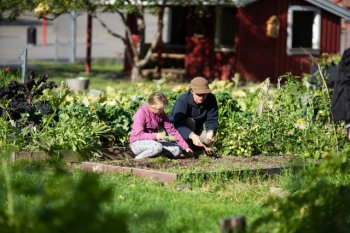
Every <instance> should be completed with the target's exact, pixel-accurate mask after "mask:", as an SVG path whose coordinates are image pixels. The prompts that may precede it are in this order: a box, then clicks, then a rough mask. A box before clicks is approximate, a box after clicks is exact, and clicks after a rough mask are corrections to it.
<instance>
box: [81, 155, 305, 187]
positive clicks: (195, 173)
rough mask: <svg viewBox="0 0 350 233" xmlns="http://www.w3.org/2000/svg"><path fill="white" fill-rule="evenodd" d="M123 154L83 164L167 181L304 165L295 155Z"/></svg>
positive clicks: (261, 172)
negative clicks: (142, 156) (140, 156)
mask: <svg viewBox="0 0 350 233" xmlns="http://www.w3.org/2000/svg"><path fill="white" fill-rule="evenodd" d="M111 156H112V155H111V154H110V157H111ZM120 156H121V155H118V156H117V157H120ZM122 157H123V159H114V160H110V159H109V160H104V161H98V162H83V163H82V168H83V169H84V170H88V171H94V172H115V173H124V174H130V175H134V176H139V177H142V178H145V179H153V180H157V181H160V182H163V183H171V182H175V181H178V180H182V179H185V180H193V179H207V178H210V177H226V178H227V177H230V176H237V175H238V176H241V175H248V176H249V175H255V174H258V175H270V174H278V173H280V172H281V171H282V170H284V169H286V168H296V167H300V166H302V165H303V162H302V161H301V160H299V159H297V158H296V157H294V156H264V155H260V156H252V157H237V156H225V157H220V158H213V157H208V156H205V155H201V156H200V157H199V158H182V159H168V158H165V157H158V158H150V159H143V160H135V159H133V158H132V157H131V156H130V154H124V155H122Z"/></svg>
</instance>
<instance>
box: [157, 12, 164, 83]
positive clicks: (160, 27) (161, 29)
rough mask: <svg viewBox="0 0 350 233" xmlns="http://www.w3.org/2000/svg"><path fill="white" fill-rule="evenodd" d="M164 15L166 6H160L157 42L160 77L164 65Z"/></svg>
mask: <svg viewBox="0 0 350 233" xmlns="http://www.w3.org/2000/svg"><path fill="white" fill-rule="evenodd" d="M163 17H164V7H163V6H159V7H158V30H159V34H160V35H159V40H158V43H157V55H158V59H157V74H158V77H159V78H161V77H162V66H163V58H162V53H163V26H164V22H163Z"/></svg>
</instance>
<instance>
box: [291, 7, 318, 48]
mask: <svg viewBox="0 0 350 233" xmlns="http://www.w3.org/2000/svg"><path fill="white" fill-rule="evenodd" d="M287 30H288V39H287V54H288V55H298V54H307V53H311V54H315V55H319V53H320V42H321V14H320V10H319V9H318V8H315V7H309V6H291V7H289V9H288V29H287Z"/></svg>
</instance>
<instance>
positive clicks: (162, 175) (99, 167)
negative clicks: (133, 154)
mask: <svg viewBox="0 0 350 233" xmlns="http://www.w3.org/2000/svg"><path fill="white" fill-rule="evenodd" d="M81 167H82V169H83V170H85V171H92V172H112V173H123V174H130V175H133V176H138V177H142V178H144V179H150V180H156V181H159V182H162V183H172V182H175V181H176V180H177V174H175V173H170V172H161V171H156V170H147V169H141V168H132V167H121V166H114V165H106V164H101V163H93V162H83V163H82V164H81Z"/></svg>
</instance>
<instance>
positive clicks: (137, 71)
mask: <svg viewBox="0 0 350 233" xmlns="http://www.w3.org/2000/svg"><path fill="white" fill-rule="evenodd" d="M141 79H142V74H141V67H139V66H137V65H135V64H134V65H133V66H132V69H131V81H132V82H139V81H141Z"/></svg>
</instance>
